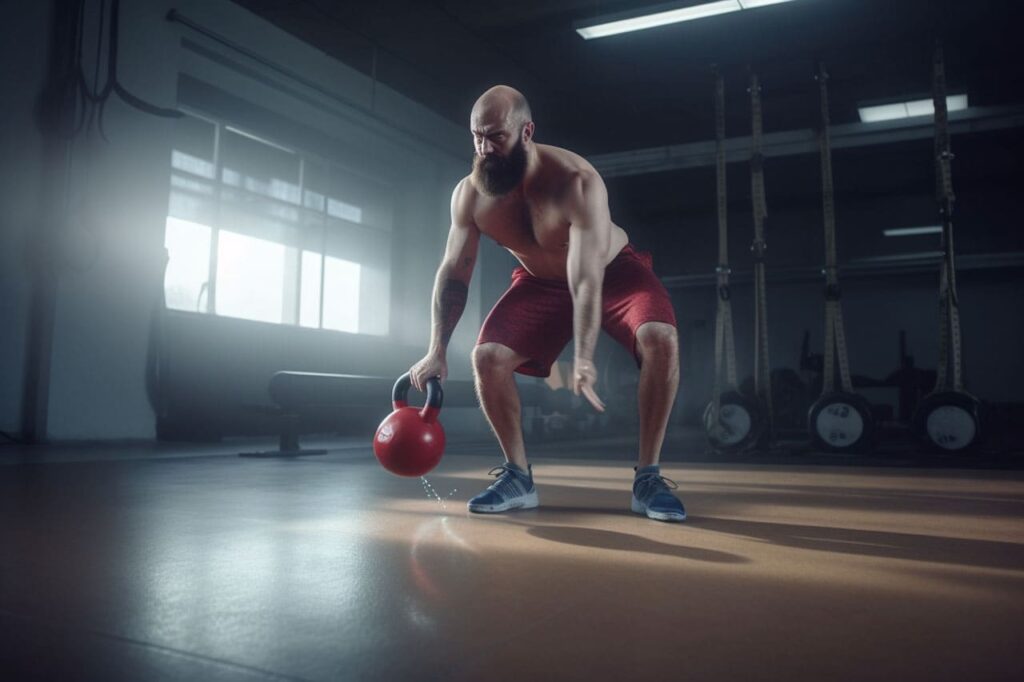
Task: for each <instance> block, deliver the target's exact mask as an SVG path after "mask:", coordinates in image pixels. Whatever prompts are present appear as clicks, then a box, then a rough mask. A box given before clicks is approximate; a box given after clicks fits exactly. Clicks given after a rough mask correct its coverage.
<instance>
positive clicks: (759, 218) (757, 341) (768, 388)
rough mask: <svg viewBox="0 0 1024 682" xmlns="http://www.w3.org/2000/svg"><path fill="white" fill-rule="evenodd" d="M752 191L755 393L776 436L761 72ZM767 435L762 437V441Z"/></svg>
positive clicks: (753, 95) (753, 111)
mask: <svg viewBox="0 0 1024 682" xmlns="http://www.w3.org/2000/svg"><path fill="white" fill-rule="evenodd" d="M750 118H751V151H750V194H751V199H752V200H753V209H754V241H753V243H752V244H751V245H750V250H751V252H752V253H753V254H754V394H755V396H756V398H757V400H758V402H759V403H760V404H761V406H763V410H764V415H765V432H764V435H765V436H767V439H768V440H769V441H771V439H772V436H773V433H772V431H773V424H772V422H773V416H774V411H773V409H772V383H771V364H770V362H769V359H768V293H767V286H766V283H765V252H766V251H767V247H768V245H767V243H766V242H765V235H764V233H765V219H766V218H767V216H768V209H767V206H766V205H765V193H764V155H763V154H762V153H761V138H762V123H761V83H760V81H759V80H758V78H757V74H756V73H753V72H751V74H750ZM763 440H764V439H763V438H762V441H763Z"/></svg>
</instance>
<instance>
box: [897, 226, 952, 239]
mask: <svg viewBox="0 0 1024 682" xmlns="http://www.w3.org/2000/svg"><path fill="white" fill-rule="evenodd" d="M940 232H942V227H941V226H939V225H929V226H928V227H897V228H893V229H889V230H882V234H884V235H885V236H886V237H911V236H914V235H918V234H939V233H940Z"/></svg>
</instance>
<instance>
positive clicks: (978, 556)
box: [686, 516, 1024, 571]
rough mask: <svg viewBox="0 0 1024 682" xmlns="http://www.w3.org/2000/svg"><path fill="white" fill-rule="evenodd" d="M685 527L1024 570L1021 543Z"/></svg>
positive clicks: (782, 527) (699, 524)
mask: <svg viewBox="0 0 1024 682" xmlns="http://www.w3.org/2000/svg"><path fill="white" fill-rule="evenodd" d="M686 524H687V525H688V526H692V527H696V528H701V529H704V530H709V531H712V532H716V533H725V534H728V535H738V536H741V537H746V538H752V539H755V540H762V541H765V542H771V543H773V544H776V545H782V546H785V547H795V548H798V549H808V550H814V551H820V552H834V553H838V554H855V555H860V556H874V557H886V558H892V559H908V560H910V561H923V562H933V563H939V564H954V565H960V566H972V567H979V568H1000V569H1010V570H1018V571H1019V570H1024V545H1021V544H1016V543H1012V542H998V541H993V540H968V539H965V538H951V537H941V536H932V535H916V534H911V533H887V532H884V531H872V530H857V529H852V528H831V527H829V526H801V525H793V524H786V523H766V522H761V521H741V520H737V519H722V518H715V517H709V516H691V517H690V518H689V519H687V521H686Z"/></svg>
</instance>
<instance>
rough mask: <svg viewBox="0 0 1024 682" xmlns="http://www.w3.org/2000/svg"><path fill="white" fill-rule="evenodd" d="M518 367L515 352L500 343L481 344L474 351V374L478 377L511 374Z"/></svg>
mask: <svg viewBox="0 0 1024 682" xmlns="http://www.w3.org/2000/svg"><path fill="white" fill-rule="evenodd" d="M516 365H517V356H516V353H515V351H513V350H512V349H511V348H509V347H508V346H503V345H501V344H500V343H481V344H480V345H478V346H476V347H475V348H474V349H473V372H474V373H475V374H476V376H477V377H490V376H496V375H501V374H511V373H512V372H513V371H515V368H516Z"/></svg>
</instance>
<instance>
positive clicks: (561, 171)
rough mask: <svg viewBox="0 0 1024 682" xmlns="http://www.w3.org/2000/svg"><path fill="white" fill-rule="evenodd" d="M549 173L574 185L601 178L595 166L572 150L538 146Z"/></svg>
mask: <svg viewBox="0 0 1024 682" xmlns="http://www.w3.org/2000/svg"><path fill="white" fill-rule="evenodd" d="M538 147H539V148H540V150H541V152H542V158H543V160H544V162H545V163H544V165H545V167H546V170H547V172H548V173H549V174H550V176H551V177H554V178H560V179H562V180H564V181H565V182H570V183H574V182H576V181H579V180H584V181H585V180H587V179H589V178H599V177H601V175H600V173H598V172H597V169H596V168H594V166H593V164H591V163H590V162H589V161H587V160H586V159H585V158H583V157H582V156H580V155H579V154H577V153H576V152H574V151H572V150H570V149H564V148H563V147H555V146H554V145H549V144H546V145H538Z"/></svg>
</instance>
